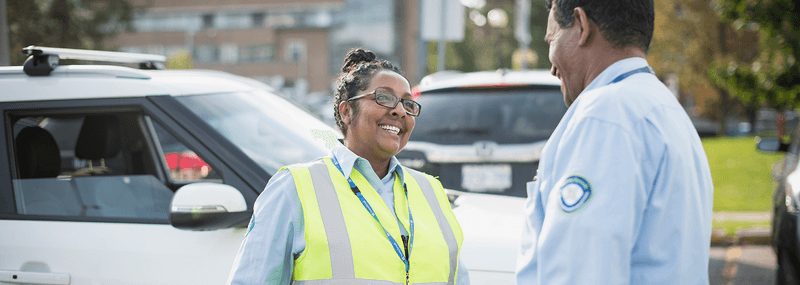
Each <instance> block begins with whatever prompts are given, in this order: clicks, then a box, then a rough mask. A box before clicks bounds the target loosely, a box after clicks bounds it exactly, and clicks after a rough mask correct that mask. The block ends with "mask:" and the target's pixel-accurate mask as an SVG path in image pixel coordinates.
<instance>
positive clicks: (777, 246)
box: [756, 128, 800, 284]
mask: <svg viewBox="0 0 800 285" xmlns="http://www.w3.org/2000/svg"><path fill="white" fill-rule="evenodd" d="M756 146H757V148H758V149H759V150H761V151H764V152H770V153H774V152H782V153H785V156H784V157H783V159H782V160H781V161H779V162H778V163H776V165H775V166H776V167H773V170H772V171H773V173H772V175H773V180H774V181H775V182H777V183H773V185H774V189H773V199H772V207H773V214H772V248H773V250H774V251H775V256H776V257H777V262H776V263H777V264H778V269H777V271H776V272H777V274H776V275H777V276H776V279H775V280H776V284H797V281H798V280H800V235H799V234H798V230H800V227H798V223H800V218H798V217H800V168H798V167H797V166H798V155H799V154H800V128H794V130H793V131H792V132H791V139H790V141H789V142H788V143H787V142H784V141H783V140H782V138H779V137H776V136H769V137H757V138H756Z"/></svg>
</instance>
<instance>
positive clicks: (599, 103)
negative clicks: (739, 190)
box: [517, 58, 713, 285]
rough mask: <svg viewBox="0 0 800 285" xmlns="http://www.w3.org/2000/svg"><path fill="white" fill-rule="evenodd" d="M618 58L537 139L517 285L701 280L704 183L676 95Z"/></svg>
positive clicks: (707, 186)
mask: <svg viewBox="0 0 800 285" xmlns="http://www.w3.org/2000/svg"><path fill="white" fill-rule="evenodd" d="M645 66H648V65H647V61H646V60H644V59H642V58H628V59H624V60H621V61H618V62H616V63H614V64H613V65H611V66H609V67H608V68H607V69H606V70H605V71H603V72H602V73H601V74H600V75H599V76H598V77H597V78H595V79H594V80H593V81H592V83H591V84H589V86H588V87H587V88H586V90H584V91H583V92H582V93H581V94H580V96H578V98H577V99H576V100H575V102H574V103H573V104H572V106H571V107H570V108H569V110H567V113H566V114H565V115H564V117H563V118H562V120H561V122H560V123H559V125H558V127H557V128H556V130H555V131H554V132H553V135H552V136H551V137H550V139H549V140H548V141H547V144H546V145H545V147H544V150H543V152H542V157H541V160H540V162H539V170H538V175H537V178H536V179H534V181H532V182H529V183H528V200H527V201H526V205H525V215H526V216H527V217H526V223H525V227H524V229H523V235H522V247H521V250H520V256H519V259H518V260H517V284H520V285H522V284H526V285H527V284H681V285H684V284H708V282H709V279H708V258H709V244H710V237H711V211H712V200H713V199H712V198H713V185H712V183H711V173H710V171H709V167H708V159H707V158H706V155H705V151H704V150H703V146H702V145H701V143H700V138H699V137H698V135H697V131H696V130H695V129H694V127H693V125H692V122H691V121H690V120H689V117H688V116H687V115H686V112H685V111H684V109H683V108H682V107H681V106H680V105H679V104H678V101H677V100H676V99H675V96H674V95H673V94H672V93H671V92H670V91H669V90H668V89H667V88H666V87H665V86H664V84H662V83H661V82H660V81H659V80H658V78H656V76H654V75H653V74H650V73H636V74H633V75H631V76H629V77H627V78H626V79H624V80H622V81H620V82H618V83H613V84H612V83H611V82H612V81H613V80H614V79H615V78H617V77H618V76H619V75H621V74H624V73H626V72H628V71H632V70H635V69H639V68H642V67H645Z"/></svg>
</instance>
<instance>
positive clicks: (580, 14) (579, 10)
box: [573, 7, 594, 46]
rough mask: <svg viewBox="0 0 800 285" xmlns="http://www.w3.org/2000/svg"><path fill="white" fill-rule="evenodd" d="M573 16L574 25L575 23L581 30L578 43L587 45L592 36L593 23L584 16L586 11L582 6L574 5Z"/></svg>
mask: <svg viewBox="0 0 800 285" xmlns="http://www.w3.org/2000/svg"><path fill="white" fill-rule="evenodd" d="M573 16H574V19H575V20H574V21H575V25H577V26H578V27H579V28H580V31H581V38H580V41H579V42H578V45H579V46H585V45H588V44H589V43H590V42H591V41H592V37H593V36H594V23H593V22H592V21H591V20H589V17H588V16H586V11H585V10H583V7H576V8H575V10H573Z"/></svg>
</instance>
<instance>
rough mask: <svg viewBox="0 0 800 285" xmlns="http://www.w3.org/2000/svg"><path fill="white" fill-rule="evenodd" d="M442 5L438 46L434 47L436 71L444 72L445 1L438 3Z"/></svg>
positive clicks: (445, 41)
mask: <svg viewBox="0 0 800 285" xmlns="http://www.w3.org/2000/svg"><path fill="white" fill-rule="evenodd" d="M440 2H441V3H442V6H441V8H442V25H441V27H440V31H441V33H439V44H438V45H437V46H436V59H437V60H438V61H437V63H436V70H438V71H444V70H445V69H447V68H445V66H444V65H445V62H444V59H445V53H446V52H447V48H446V47H447V39H446V38H445V33H446V31H447V28H446V25H447V4H446V2H447V0H442V1H440Z"/></svg>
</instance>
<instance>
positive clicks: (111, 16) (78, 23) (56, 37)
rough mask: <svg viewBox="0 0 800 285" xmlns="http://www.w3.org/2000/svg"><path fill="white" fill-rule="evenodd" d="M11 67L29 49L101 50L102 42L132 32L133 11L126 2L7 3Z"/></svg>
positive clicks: (54, 0)
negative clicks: (122, 32)
mask: <svg viewBox="0 0 800 285" xmlns="http://www.w3.org/2000/svg"><path fill="white" fill-rule="evenodd" d="M6 5H7V6H6V9H7V15H8V30H9V48H10V50H11V64H12V65H20V64H22V63H23V62H24V61H25V56H24V55H23V54H22V53H21V52H20V51H21V50H22V48H24V47H26V46H29V45H38V46H52V47H62V48H84V49H103V45H102V43H103V40H105V39H107V38H109V37H110V36H112V35H114V34H116V33H118V32H120V31H125V30H131V29H132V28H131V21H132V17H133V16H132V13H133V8H132V7H131V5H130V3H128V1H127V0H8V1H7V2H6Z"/></svg>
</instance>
